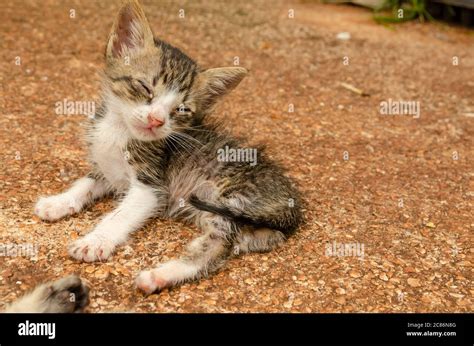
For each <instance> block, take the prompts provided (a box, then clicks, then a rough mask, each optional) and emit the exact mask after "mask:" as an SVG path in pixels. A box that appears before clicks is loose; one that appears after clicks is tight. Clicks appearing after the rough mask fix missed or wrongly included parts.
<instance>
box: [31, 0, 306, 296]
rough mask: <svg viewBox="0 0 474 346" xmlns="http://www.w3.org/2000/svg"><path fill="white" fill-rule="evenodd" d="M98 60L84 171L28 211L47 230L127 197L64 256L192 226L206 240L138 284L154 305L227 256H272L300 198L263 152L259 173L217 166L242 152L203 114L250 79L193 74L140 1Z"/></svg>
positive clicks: (239, 73) (241, 166)
mask: <svg viewBox="0 0 474 346" xmlns="http://www.w3.org/2000/svg"><path fill="white" fill-rule="evenodd" d="M105 60H106V67H105V73H104V87H103V102H102V105H101V107H100V109H99V110H98V112H97V114H96V115H95V118H94V119H93V121H92V124H91V125H90V128H89V129H88V136H87V138H88V144H89V149H90V161H91V166H92V170H91V172H90V173H89V174H88V175H87V176H86V177H84V178H81V179H79V180H78V181H76V182H75V184H74V185H73V186H72V187H71V188H70V189H69V190H67V191H66V192H64V193H62V194H59V195H56V196H52V197H47V198H41V199H40V200H39V201H38V202H37V204H36V207H35V212H36V214H37V215H38V216H39V217H40V218H42V219H44V220H48V221H54V220H57V219H59V218H62V217H65V216H67V215H71V214H74V213H78V212H79V211H81V210H82V209H83V208H84V207H85V206H87V205H90V204H92V203H93V202H94V201H96V200H98V199H99V198H101V197H103V196H105V195H107V194H109V193H115V194H116V195H123V198H122V199H121V201H120V204H119V206H118V207H117V209H115V210H114V211H113V212H111V213H109V214H108V215H106V216H105V217H104V218H103V219H102V220H101V221H100V222H99V223H98V225H97V226H96V227H95V229H94V230H93V231H92V232H90V233H89V234H87V235H86V236H85V237H83V238H81V239H79V240H77V241H75V242H73V243H72V244H71V245H70V247H69V254H70V255H71V256H72V257H73V258H75V259H77V260H79V261H85V262H93V261H103V260H106V259H107V258H108V257H109V256H110V255H111V254H112V253H113V251H114V250H115V248H116V247H117V246H118V245H120V244H122V243H124V242H125V241H126V239H127V237H128V235H129V234H130V233H131V232H133V231H135V230H137V229H139V228H140V227H141V226H142V225H143V224H144V223H145V222H146V221H147V220H148V219H150V218H152V217H156V216H158V217H165V218H173V219H178V220H182V221H184V222H186V223H189V224H195V225H197V226H198V227H199V228H200V229H201V230H202V231H203V234H202V235H201V236H200V237H198V238H196V239H194V240H193V241H192V242H191V243H190V244H189V246H188V248H187V251H186V253H185V254H184V255H183V256H182V257H181V258H179V259H176V260H172V261H169V262H166V263H163V264H162V265H160V266H159V267H157V268H154V269H151V270H147V271H142V272H141V273H140V274H139V275H138V277H137V280H136V284H137V286H138V288H140V289H141V290H143V291H144V292H145V293H153V292H155V291H159V290H161V289H163V288H165V287H170V286H173V285H176V284H179V283H182V282H185V281H190V280H195V279H198V278H201V277H204V276H206V275H208V274H210V273H214V272H216V271H217V270H218V269H219V268H220V267H222V265H223V264H224V262H225V261H226V259H227V258H229V257H230V256H232V255H237V254H238V253H245V252H254V251H255V252H262V251H269V250H271V249H273V248H274V247H276V246H277V245H279V244H281V243H282V242H283V241H284V240H285V239H286V238H287V237H288V236H289V235H290V234H292V233H293V232H294V231H295V230H296V229H297V227H298V226H299V225H300V223H301V222H302V214H301V205H300V198H299V194H298V192H297V190H295V189H294V188H293V187H292V184H291V182H290V181H289V180H288V179H287V178H286V177H285V176H284V175H283V173H282V171H281V169H280V168H278V167H277V166H276V165H275V164H273V163H272V162H270V161H269V160H268V159H267V158H266V157H265V156H264V154H263V153H262V149H261V148H259V149H258V160H257V162H258V163H257V164H256V165H254V164H252V165H250V164H249V163H248V162H236V160H232V162H224V161H223V160H219V159H218V155H217V152H218V150H219V149H222V148H224V147H229V148H234V149H237V148H242V146H241V144H239V142H238V141H237V140H236V139H234V138H233V137H231V136H229V135H228V134H226V133H225V131H223V130H221V129H220V127H219V126H217V125H212V121H211V119H209V117H210V113H211V111H212V110H213V108H214V106H215V104H216V102H217V101H218V100H219V99H220V98H221V97H222V96H224V95H225V94H227V93H228V92H229V91H231V90H232V89H233V88H235V87H236V86H237V85H238V84H239V82H240V81H241V80H242V79H243V78H244V76H245V75H246V73H247V70H246V69H244V68H241V67H226V68H212V69H207V70H204V69H202V68H200V67H199V66H198V65H197V64H196V63H195V62H194V61H193V60H192V59H190V58H189V57H188V56H186V55H185V54H184V53H183V52H181V51H180V50H179V49H177V48H175V47H173V46H171V45H169V44H168V43H166V42H164V41H161V40H159V39H156V38H154V36H153V33H152V31H151V29H150V26H149V24H148V22H147V19H146V17H145V14H144V12H143V10H142V8H141V7H140V5H139V4H138V2H137V1H128V2H127V3H126V4H125V5H124V6H123V7H122V8H121V10H120V12H119V14H118V16H117V18H116V19H115V22H114V24H113V27H112V31H111V34H110V37H109V40H108V43H107V46H106V53H105ZM228 161H230V160H228Z"/></svg>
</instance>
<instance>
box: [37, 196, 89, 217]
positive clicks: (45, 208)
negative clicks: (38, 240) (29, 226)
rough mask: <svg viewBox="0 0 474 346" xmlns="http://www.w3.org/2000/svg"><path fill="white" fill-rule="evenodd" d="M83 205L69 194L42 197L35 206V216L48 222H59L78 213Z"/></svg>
mask: <svg viewBox="0 0 474 346" xmlns="http://www.w3.org/2000/svg"><path fill="white" fill-rule="evenodd" d="M80 210H81V205H79V203H78V202H77V201H76V200H75V199H74V198H72V197H71V196H69V195H67V194H65V193H64V194H60V195H56V196H50V197H41V198H40V199H39V200H38V202H37V203H36V205H35V214H36V215H38V216H39V217H40V218H41V219H43V220H47V221H54V220H58V219H60V218H62V217H64V216H67V215H71V214H74V213H77V212H79V211H80Z"/></svg>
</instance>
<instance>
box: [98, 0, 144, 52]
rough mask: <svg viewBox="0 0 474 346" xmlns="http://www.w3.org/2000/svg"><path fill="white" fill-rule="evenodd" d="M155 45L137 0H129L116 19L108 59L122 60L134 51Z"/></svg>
mask: <svg viewBox="0 0 474 346" xmlns="http://www.w3.org/2000/svg"><path fill="white" fill-rule="evenodd" d="M150 44H151V45H153V32H152V31H151V28H150V25H149V24H148V21H147V19H146V17H145V12H144V11H143V9H142V8H141V6H140V4H139V3H138V1H137V0H128V1H127V2H126V3H125V4H124V5H123V6H122V8H121V9H120V11H119V14H118V15H117V18H115V21H114V24H113V26H112V31H111V33H110V36H109V41H108V43H107V49H106V57H107V59H111V58H121V57H123V56H125V55H127V54H129V53H133V51H134V50H137V49H143V48H145V47H147V45H150Z"/></svg>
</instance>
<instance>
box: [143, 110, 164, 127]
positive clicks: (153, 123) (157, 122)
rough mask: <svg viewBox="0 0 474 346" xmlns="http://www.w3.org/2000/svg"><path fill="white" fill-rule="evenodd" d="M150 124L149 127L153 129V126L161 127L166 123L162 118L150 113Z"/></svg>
mask: <svg viewBox="0 0 474 346" xmlns="http://www.w3.org/2000/svg"><path fill="white" fill-rule="evenodd" d="M147 119H148V126H147V128H149V129H151V128H153V127H160V126H163V124H164V123H165V122H164V121H163V120H160V119H157V118H155V117H154V116H153V115H152V114H151V113H150V114H148V117H147Z"/></svg>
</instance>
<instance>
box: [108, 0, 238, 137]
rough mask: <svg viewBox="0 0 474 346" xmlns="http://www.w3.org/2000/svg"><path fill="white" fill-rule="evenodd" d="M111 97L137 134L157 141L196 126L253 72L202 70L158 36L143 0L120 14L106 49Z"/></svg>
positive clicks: (114, 107)
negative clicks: (147, 17) (154, 33)
mask: <svg viewBox="0 0 474 346" xmlns="http://www.w3.org/2000/svg"><path fill="white" fill-rule="evenodd" d="M105 57H106V68H105V98H106V102H107V106H108V107H109V108H111V110H112V111H113V112H114V113H115V114H117V116H119V117H121V118H122V120H123V121H124V123H125V124H126V126H127V128H128V129H129V132H130V134H131V136H132V137H133V138H135V139H139V140H145V141H151V140H157V139H162V138H166V137H167V136H168V135H170V134H171V133H172V132H173V131H175V132H179V131H181V130H183V129H185V128H187V127H189V126H192V125H193V124H194V123H195V122H196V120H200V119H201V118H202V117H203V116H204V115H206V114H207V113H209V112H210V111H211V110H212V108H213V106H214V105H215V103H216V101H217V100H218V99H219V98H220V97H221V96H223V95H225V94H226V93H228V92H229V91H230V90H232V89H233V88H234V87H236V86H237V85H238V84H239V82H240V81H241V80H242V78H243V77H244V76H245V74H246V73H247V70H246V69H244V68H241V67H225V68H214V69H208V70H202V69H200V68H199V67H198V66H197V64H196V63H195V62H194V61H193V60H192V59H190V58H189V57H188V56H186V55H185V54H184V53H183V52H181V51H180V50H179V49H177V48H175V47H173V46H171V45H169V44H167V43H165V42H163V41H160V40H158V39H155V38H154V37H153V33H152V31H151V29H150V26H149V24H148V21H147V19H146V17H145V14H144V12H143V10H142V8H141V7H140V5H139V4H138V2H137V1H135V0H133V1H128V2H127V3H126V4H125V5H124V6H123V7H122V8H121V9H120V12H119V14H118V16H117V18H116V19H115V22H114V25H113V27H112V31H111V34H110V37H109V40H108V43H107V48H106V53H105Z"/></svg>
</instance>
